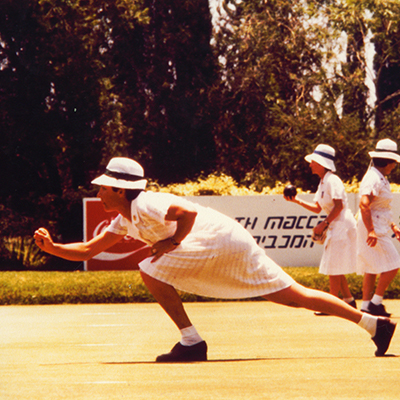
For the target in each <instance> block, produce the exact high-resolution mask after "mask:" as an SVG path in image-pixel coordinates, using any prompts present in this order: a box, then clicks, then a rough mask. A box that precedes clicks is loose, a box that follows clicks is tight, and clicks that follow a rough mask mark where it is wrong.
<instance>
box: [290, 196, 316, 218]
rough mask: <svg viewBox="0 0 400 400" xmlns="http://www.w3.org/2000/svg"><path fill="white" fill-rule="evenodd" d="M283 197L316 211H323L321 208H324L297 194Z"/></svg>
mask: <svg viewBox="0 0 400 400" xmlns="http://www.w3.org/2000/svg"><path fill="white" fill-rule="evenodd" d="M283 197H284V199H285V200H287V201H291V202H293V203H296V204H298V205H299V206H302V207H304V208H305V209H307V210H308V211H311V212H315V213H317V214H319V213H320V212H321V210H322V208H321V206H320V205H319V204H318V203H310V202H308V201H305V200H301V199H299V198H298V197H297V196H295V197H286V196H283Z"/></svg>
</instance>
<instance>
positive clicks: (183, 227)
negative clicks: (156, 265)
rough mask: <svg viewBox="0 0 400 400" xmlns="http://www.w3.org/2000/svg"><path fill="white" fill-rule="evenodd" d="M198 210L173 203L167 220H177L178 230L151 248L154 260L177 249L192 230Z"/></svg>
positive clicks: (166, 217)
mask: <svg viewBox="0 0 400 400" xmlns="http://www.w3.org/2000/svg"><path fill="white" fill-rule="evenodd" d="M196 216H197V211H196V210H195V208H193V209H189V208H184V207H181V206H177V205H171V207H170V208H169V209H168V212H167V214H166V216H165V220H166V221H176V222H177V224H176V230H175V233H174V235H173V236H172V237H170V238H168V239H164V240H160V241H159V242H157V243H154V245H153V246H152V248H151V253H152V254H153V255H154V258H153V260H152V262H154V261H156V260H158V259H159V258H160V257H161V256H162V255H163V254H164V253H168V252H170V251H172V250H174V249H176V248H177V247H178V246H179V245H180V243H181V242H182V240H183V239H185V237H186V236H187V235H188V234H189V232H190V231H191V230H192V228H193V225H194V222H195V220H196Z"/></svg>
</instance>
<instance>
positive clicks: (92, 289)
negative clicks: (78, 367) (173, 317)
mask: <svg viewBox="0 0 400 400" xmlns="http://www.w3.org/2000/svg"><path fill="white" fill-rule="evenodd" d="M284 269H285V270H286V271H287V272H288V273H289V274H290V275H291V276H292V277H293V278H294V279H295V280H296V281H297V282H299V283H301V284H303V285H305V286H308V287H312V288H317V289H320V290H325V291H329V281H328V277H327V276H324V275H321V274H319V273H318V268H316V267H293V268H284ZM0 277H1V278H0V305H11V304H20V305H28V304H63V303H70V304H79V303H129V302H133V303H135V302H153V301H154V300H153V298H152V296H151V295H150V294H149V292H148V291H147V289H146V287H145V286H144V284H143V283H142V280H141V277H140V275H139V272H138V271H107V272H106V271H101V272H99V271H98V272H82V271H80V272H77V271H75V272H35V271H5V272H0ZM348 281H349V284H350V288H351V290H352V292H353V294H354V296H355V298H356V299H360V298H361V288H362V277H361V276H358V275H355V274H352V275H349V276H348ZM385 297H386V298H391V299H399V298H400V277H399V275H397V277H396V279H395V280H394V281H393V282H392V284H391V285H390V287H389V289H388V290H387V293H386V296H385ZM182 298H183V300H184V301H188V302H189V301H191V302H193V301H210V300H211V301H212V300H214V301H215V299H209V298H203V297H200V296H195V295H190V294H186V293H182Z"/></svg>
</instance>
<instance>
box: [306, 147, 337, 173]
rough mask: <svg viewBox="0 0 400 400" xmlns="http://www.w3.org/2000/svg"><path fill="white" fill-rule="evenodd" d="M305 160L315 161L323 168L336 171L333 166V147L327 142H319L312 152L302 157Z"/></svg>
mask: <svg viewBox="0 0 400 400" xmlns="http://www.w3.org/2000/svg"><path fill="white" fill-rule="evenodd" d="M304 159H305V160H306V161H307V162H309V163H310V162H311V161H315V162H316V163H318V164H319V165H322V166H323V167H324V168H326V169H329V170H330V171H332V172H335V171H336V167H335V149H334V148H333V147H331V146H328V145H327V144H319V145H318V146H317V147H316V148H315V150H314V152H313V153H312V154H308V155H306V156H305V157H304Z"/></svg>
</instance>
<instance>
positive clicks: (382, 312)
mask: <svg viewBox="0 0 400 400" xmlns="http://www.w3.org/2000/svg"><path fill="white" fill-rule="evenodd" d="M361 311H364V312H366V313H368V314H371V315H376V316H379V317H390V316H391V315H392V314H390V313H388V312H387V311H386V309H385V306H384V305H383V304H379V305H378V306H377V305H376V304H374V303H372V301H370V302H369V303H368V308H367V309H366V310H361Z"/></svg>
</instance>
